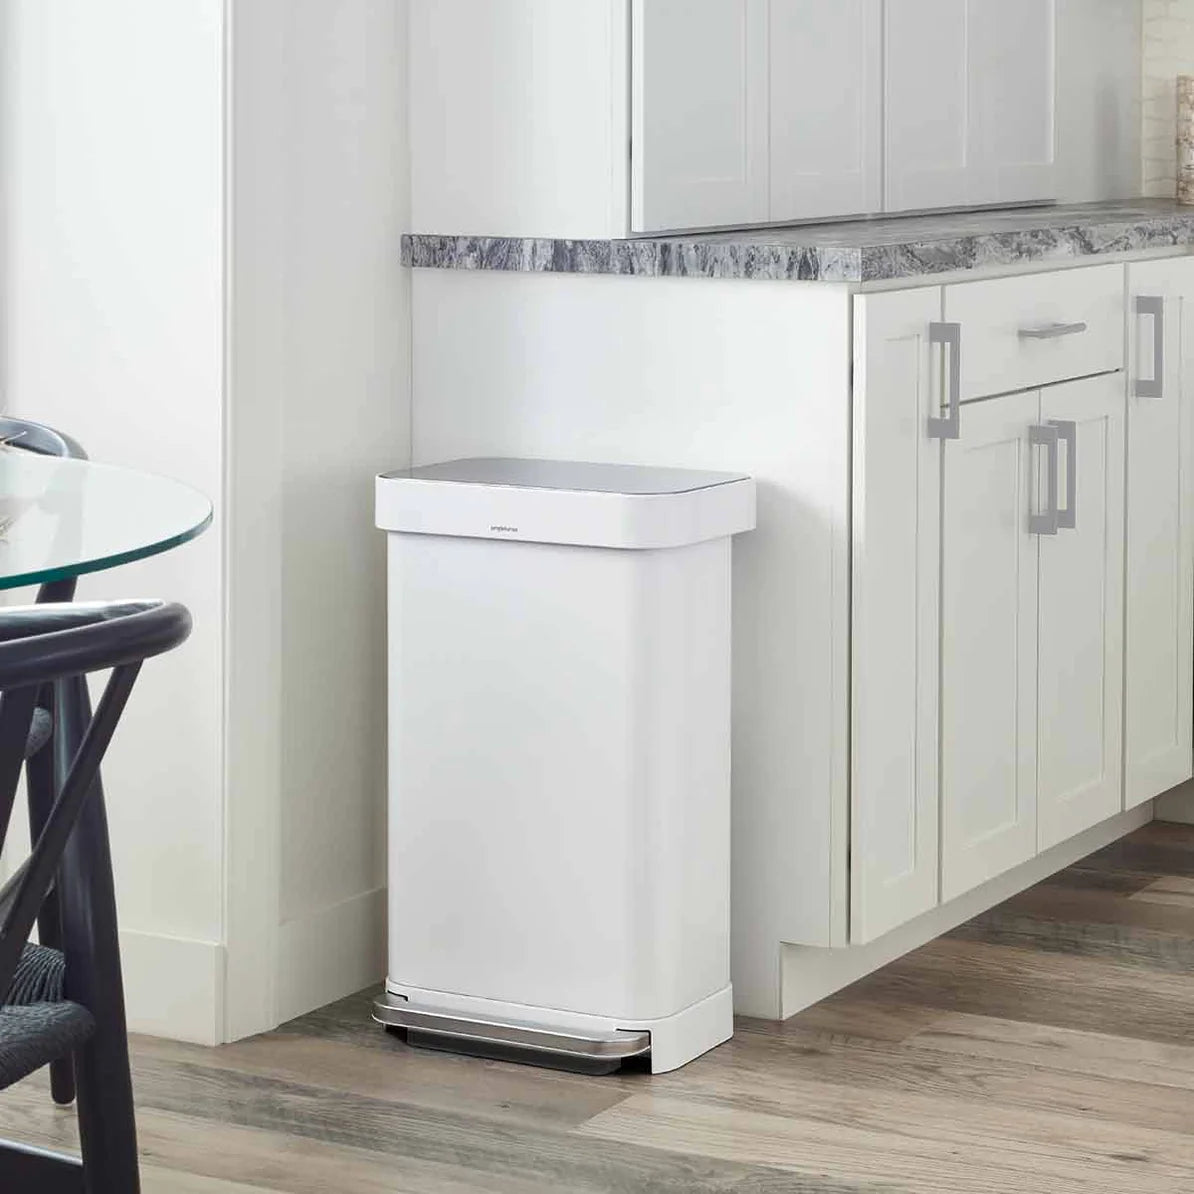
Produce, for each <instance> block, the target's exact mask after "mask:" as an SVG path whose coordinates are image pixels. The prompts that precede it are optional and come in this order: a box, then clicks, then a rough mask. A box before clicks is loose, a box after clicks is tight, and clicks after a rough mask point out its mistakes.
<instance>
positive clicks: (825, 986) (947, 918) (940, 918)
mask: <svg viewBox="0 0 1194 1194" xmlns="http://www.w3.org/2000/svg"><path fill="white" fill-rule="evenodd" d="M1152 819H1153V805H1152V801H1148V802H1147V803H1145V804H1142V805H1141V806H1140V807H1139V808H1134V809H1131V810H1129V811H1128V812H1126V813H1120V814H1119V815H1118V816H1116V817H1112V818H1111V820H1109V821H1104V822H1103V823H1102V824H1101V825H1096V826H1095V827H1094V828H1093V829H1088V830H1087V831H1086V832H1085V833H1081V834H1079V835H1078V836H1077V837H1075V838H1071V839H1070V840H1069V841H1068V842H1062V844H1061V845H1060V846H1054V847H1053V849H1052V850H1047V851H1046V852H1045V853H1044V854H1041V855H1039V856H1038V857H1036V858H1034V859H1032V860H1031V861H1030V862H1026V863H1025V864H1024V865H1023V866H1019V867H1016V869H1015V870H1012V871H1008V872H1007V874H1005V875H1000V876H999V877H998V878H995V879H992V880H991V881H990V882H989V883H984V884H983V885H982V887H977V888H975V889H974V891H969V892H967V893H966V894H965V895H963V896H959V897H958V898H957V899H956V900H951V901H950V902H949V903H948V904H943V905H941V907H939V908H934V909H933V910H932V911H931V912H926V913H925V914H924V915H923V916H920V917H917V919H916V920H913V921H910V922H909V923H908V924H906V925H901V926H900V927H899V928H898V929H894V930H893V931H892V932H890V933H888V934H887V935H886V936H884V937H880V938H879V940H878V941H872V942H871V943H870V944H869V945H855V946H850V947H848V948H846V949H814V948H811V947H809V946H804V945H785V946H783V948H782V956H781V965H782V980H781V1006H782V1008H783V1016H784V1018H785V1019H786V1018H787V1017H788V1016H794V1015H796V1013H797V1012H800V1011H803V1010H804V1009H805V1008H806V1007H811V1006H812V1005H813V1004H814V1003H819V1002H820V1001H821V1000H822V999H825V998H827V997H828V996H830V995H832V994H833V993H834V992H835V991H840V990H841V989H842V988H843V987H848V986H849V985H850V984H851V983H853V982H857V981H858V980H859V979H860V978H863V977H864V976H866V975H868V974H870V973H872V971H875V970H878V969H879V968H880V967H881V966H886V965H887V964H888V963H889V962H894V961H895V960H896V958H900V957H903V956H904V954H906V953H910V952H911V951H912V950H914V949H919V948H920V947H921V946H922V945H924V944H926V943H927V942H929V941H932V940H933V938H934V937H940V936H941V934H942V933H947V932H949V930H950V929H954V928H957V926H958V925H960V924H964V923H965V922H966V921H968V920H970V919H971V918H972V917H974V916H977V915H978V914H979V913H980V912H985V911H986V910H987V909H988V908H993V907H994V906H995V905H996V904H1000V903H1002V902H1003V901H1004V900H1006V899H1010V898H1011V897H1012V896H1014V895H1016V894H1018V893H1019V892H1021V891H1024V890H1025V889H1026V888H1028V887H1031V886H1032V885H1033V884H1034V883H1039V882H1040V881H1041V880H1042V879H1047V878H1048V877H1049V876H1050V875H1053V874H1056V873H1057V872H1058V871H1060V870H1063V869H1064V868H1065V867H1067V866H1071V865H1072V864H1073V863H1075V862H1077V861H1078V860H1079V859H1081V858H1085V857H1086V856H1087V855H1088V854H1093V853H1094V851H1096V850H1101V849H1102V848H1103V847H1104V846H1107V845H1110V844H1111V843H1112V842H1114V841H1117V840H1118V839H1119V838H1121V837H1123V836H1124V835H1125V834H1127V833H1131V832H1132V830H1134V829H1139V828H1140V826H1142V825H1146V824H1147V823H1148V822H1149V821H1151V820H1152Z"/></svg>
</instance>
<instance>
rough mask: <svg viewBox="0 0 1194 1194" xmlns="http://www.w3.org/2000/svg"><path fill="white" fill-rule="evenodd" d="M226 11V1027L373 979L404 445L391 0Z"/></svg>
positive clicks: (379, 937) (402, 151)
mask: <svg viewBox="0 0 1194 1194" xmlns="http://www.w3.org/2000/svg"><path fill="white" fill-rule="evenodd" d="M232 13H233V26H232V47H233V50H232V54H233V63H234V71H233V91H232V109H231V110H232V112H233V147H232V154H233V157H232V160H233V187H232V191H231V208H230V210H231V213H232V221H233V226H232V241H231V243H232V245H233V254H232V262H233V268H232V275H231V278H232V282H231V285H232V290H231V295H232V312H233V320H232V324H231V327H232V336H233V346H232V347H233V350H232V355H231V362H232V369H231V373H230V385H231V400H230V404H229V409H230V431H231V434H230V445H231V452H230V458H229V460H230V464H229V483H230V487H231V492H232V494H233V501H232V515H231V520H230V529H229V533H230V536H231V538H232V543H233V558H234V559H235V560H236V561H237V563H236V566H235V568H234V569H233V570H232V571H231V573H230V578H229V579H230V594H229V633H230V636H231V639H230V642H231V650H230V654H229V678H230V683H229V693H230V700H229V708H228V730H229V738H228V743H229V791H228V799H229V879H228V882H229V903H228V911H229V937H228V941H229V954H228V965H229V977H230V984H229V990H230V997H229V1007H228V1017H229V1019H228V1032H229V1035H231V1036H239V1035H242V1034H243V1033H246V1032H251V1031H258V1030H260V1029H261V1028H262V1027H267V1026H269V1025H270V1024H271V1023H272V1021H273V1019H274V1016H275V1012H274V1010H273V1009H275V1008H276V1009H279V1010H280V1014H281V1015H282V1016H283V1017H284V1016H288V1015H296V1014H298V1013H299V1012H301V1011H306V1010H308V1009H309V1008H310V1007H314V1006H318V1005H319V1004H320V1003H323V1002H327V1001H329V1000H331V999H334V998H337V997H338V996H340V995H343V994H347V993H348V992H350V991H352V990H356V989H359V988H360V987H363V986H365V985H367V984H368V983H371V982H375V981H378V980H380V979H381V978H382V977H384V973H385V961H384V907H385V903H384V890H383V888H384V883H385V855H384V841H385V837H384V813H385V772H384V762H385V700H384V678H385V676H384V666H385V652H384V636H385V624H384V597H385V575H384V541H383V536H382V535H381V534H380V533H378V532H376V531H375V530H374V529H373V516H372V477H373V475H374V474H375V473H377V472H380V471H383V470H385V469H388V468H395V467H401V466H403V465H405V464H406V463H408V460H409V421H410V416H409V397H408V389H409V368H410V366H409V349H408V342H407V341H408V322H409V298H408V291H407V286H408V278H407V274H406V271H403V270H400V269H399V267H398V259H399V247H400V246H399V242H400V238H401V234H402V232H403V231H404V230H405V228H406V213H407V210H408V202H409V200H408V192H409V182H408V169H407V154H406V121H405V95H406V83H405V79H406V75H405V61H406V54H405V33H406V25H405V4H404V0H401V2H400V0H348V2H345V0H340V2H339V3H337V4H334V5H333V4H328V3H326V0H241V2H240V3H238V4H236V5H235V6H234V8H233V10H232ZM267 847H268V848H267ZM263 870H264V871H266V872H271V873H272V874H271V879H270V881H269V882H268V883H262V881H261V877H262V873H263ZM267 943H269V944H267ZM271 954H272V955H275V956H276V958H277V969H276V970H275V971H273V972H271V971H270V969H269V966H268V965H267V964H264V963H265V961H266V960H267V959H268V958H269V957H270V955H271ZM271 986H272V987H273V991H272V993H271V991H270V989H269V988H270V987H271Z"/></svg>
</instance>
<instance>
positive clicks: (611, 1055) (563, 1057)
mask: <svg viewBox="0 0 1194 1194" xmlns="http://www.w3.org/2000/svg"><path fill="white" fill-rule="evenodd" d="M373 1018H374V1019H375V1020H376V1021H377V1022H378V1023H379V1024H384V1025H385V1026H386V1027H387V1028H404V1029H406V1030H407V1034H408V1040H409V1042H410V1043H411V1044H412V1045H416V1046H422V1047H424V1048H429V1049H444V1050H448V1051H451V1052H456V1053H470V1054H474V1055H479V1056H483V1057H497V1058H500V1059H502V1060H510V1061H525V1062H529V1063H530V1064H532V1065H534V1064H539V1065H555V1066H560V1065H562V1066H565V1067H566V1068H569V1069H579V1070H582V1071H584V1072H586V1073H610V1072H612V1071H613V1070H616V1069H617V1068H618V1067H619V1066H620V1065H621V1064H622V1062H623V1061H626V1060H627V1059H629V1058H631V1057H642V1056H643V1055H644V1054H646V1053H649V1052H650V1051H651V1034H650V1033H649V1032H631V1031H623V1030H621V1029H615V1030H611V1031H599V1030H596V1029H583V1030H579V1031H578V1030H570V1031H567V1032H566V1031H564V1030H563V1029H560V1028H551V1027H547V1026H545V1025H542V1024H531V1023H526V1022H523V1021H518V1020H484V1019H479V1018H478V1017H476V1016H465V1015H462V1014H460V1013H459V1012H452V1011H447V1010H445V1009H444V1008H432V1007H420V1006H419V1005H418V1004H413V1003H411V1002H410V1001H409V1000H406V999H403V998H402V997H401V996H400V995H389V994H386V995H383V996H381V998H379V999H377V1000H375V1001H374V1003H373Z"/></svg>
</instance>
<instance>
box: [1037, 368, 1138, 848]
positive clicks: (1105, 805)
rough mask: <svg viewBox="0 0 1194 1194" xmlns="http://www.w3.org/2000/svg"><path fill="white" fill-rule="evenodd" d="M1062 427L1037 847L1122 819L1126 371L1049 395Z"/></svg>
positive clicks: (1049, 572) (1043, 672) (1042, 644)
mask: <svg viewBox="0 0 1194 1194" xmlns="http://www.w3.org/2000/svg"><path fill="white" fill-rule="evenodd" d="M1041 421H1042V423H1043V424H1044V425H1045V426H1047V427H1052V428H1054V429H1055V430H1056V431H1057V432H1058V438H1059V445H1058V464H1059V474H1060V475H1059V480H1058V485H1059V490H1060V495H1059V506H1060V509H1061V515H1060V518H1059V527H1058V531H1057V534H1055V535H1042V536H1041V537H1040V538H1039V540H1038V542H1039V545H1040V599H1039V614H1038V627H1039V644H1038V650H1037V654H1038V663H1037V676H1038V681H1037V710H1038V719H1039V724H1040V732H1039V735H1038V746H1037V751H1038V759H1037V782H1038V792H1037V845H1038V847H1039V848H1040V849H1041V850H1046V849H1048V848H1049V847H1050V846H1055V845H1056V844H1057V843H1058V842H1062V841H1065V839H1066V838H1070V837H1073V836H1074V835H1075V834H1076V833H1080V832H1081V831H1082V830H1083V829H1088V828H1090V826H1092V825H1097V824H1098V823H1099V822H1100V821H1105V820H1106V819H1107V818H1108V817H1111V816H1114V814H1115V813H1117V812H1119V810H1120V807H1121V803H1120V802H1121V792H1122V778H1121V765H1122V759H1123V752H1122V741H1123V640H1124V634H1123V590H1124V584H1123V576H1124V572H1123V559H1124V553H1123V525H1124V393H1123V374H1122V373H1108V374H1105V375H1103V376H1101V377H1092V378H1086V379H1084V380H1082V381H1074V382H1068V383H1066V384H1064V385H1057V386H1049V387H1047V388H1046V389H1044V390H1042V391H1041Z"/></svg>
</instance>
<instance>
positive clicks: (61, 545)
mask: <svg viewBox="0 0 1194 1194" xmlns="http://www.w3.org/2000/svg"><path fill="white" fill-rule="evenodd" d="M210 523H211V502H209V501H208V500H207V498H206V497H204V496H203V494H201V493H199V492H198V491H197V490H194V489H191V488H190V487H189V486H187V485H183V484H181V483H180V482H178V481H172V480H170V479H169V478H167V477H159V476H155V475H154V474H153V473H143V472H140V471H138V470H136V469H127V468H118V467H116V466H114V465H109V464H95V463H93V462H92V461H90V460H63V459H58V458H56V457H49V456H37V455H34V454H33V453H32V452H27V451H23V450H21V449H14V448H2V447H0V589H15V588H21V587H23V586H26V585H41V584H46V583H49V582H52V581H61V580H67V579H69V578H71V577H75V576H81V575H83V573H86V572H99V571H101V570H103V569H106V568H114V567H115V566H116V565H118V564H127V563H129V562H130V561H132V560H141V559H144V558H145V557H146V556H152V555H157V554H158V553H159V552H163V551H168V550H169V549H170V548H172V547H177V546H178V545H179V544H180V543H186V542H187V541H188V540H189V539H194V538H195V536H196V535H199V534H200V533H202V532H203V531H204V530H205V529H206V528H207V527H208V526H209V525H210Z"/></svg>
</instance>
